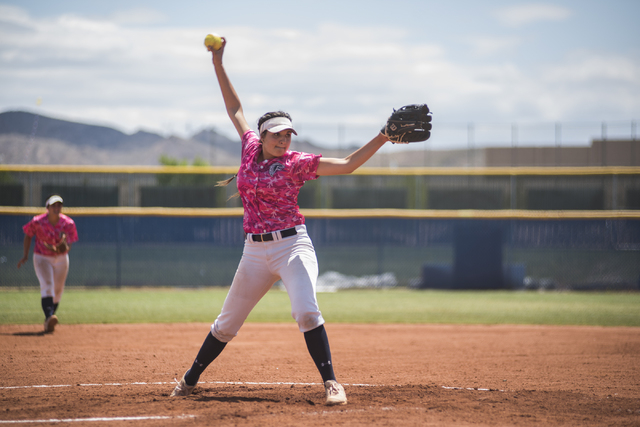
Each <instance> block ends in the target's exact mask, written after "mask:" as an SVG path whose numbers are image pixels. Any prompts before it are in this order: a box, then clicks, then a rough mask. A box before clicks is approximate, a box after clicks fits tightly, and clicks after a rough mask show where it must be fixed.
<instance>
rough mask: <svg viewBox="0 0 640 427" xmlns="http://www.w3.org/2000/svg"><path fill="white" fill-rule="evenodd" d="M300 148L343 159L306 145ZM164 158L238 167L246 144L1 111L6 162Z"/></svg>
mask: <svg viewBox="0 0 640 427" xmlns="http://www.w3.org/2000/svg"><path fill="white" fill-rule="evenodd" d="M295 144H296V147H295V149H296V150H299V151H306V152H312V153H323V154H325V155H331V156H333V155H339V154H341V152H340V150H327V149H323V148H321V147H318V146H315V145H314V144H311V143H309V142H306V141H301V140H296V142H295ZM162 155H165V156H169V157H173V158H176V159H178V160H183V159H185V160H187V161H188V162H189V163H191V162H192V161H193V159H195V158H196V157H199V158H201V159H203V160H205V161H206V162H207V163H209V164H211V165H216V166H232V165H238V164H239V161H240V141H239V139H238V140H235V141H234V140H231V139H229V138H227V137H226V136H224V135H221V134H219V133H218V132H216V130H215V129H213V128H211V129H204V130H202V131H200V132H198V133H197V134H195V135H193V136H191V137H190V138H186V139H185V138H179V137H176V136H170V137H164V136H161V135H158V134H155V133H151V132H145V131H139V132H136V133H134V134H130V135H129V134H126V133H123V132H121V131H119V130H116V129H113V128H110V127H106V126H98V125H91V124H84V123H76V122H71V121H66V120H60V119H55V118H51V117H45V116H40V115H37V114H33V113H29V112H24V111H8V112H4V113H0V163H5V164H43V165H51V164H66V165H159V164H160V162H159V159H160V157H161V156H162Z"/></svg>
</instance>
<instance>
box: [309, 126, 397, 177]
mask: <svg viewBox="0 0 640 427" xmlns="http://www.w3.org/2000/svg"><path fill="white" fill-rule="evenodd" d="M387 141H389V139H387V137H386V136H384V135H382V134H381V133H379V134H378V135H377V136H376V137H375V138H373V139H372V140H371V141H369V142H368V143H366V144H365V145H363V146H362V147H360V148H359V149H357V150H356V151H354V152H353V153H351V154H349V155H348V156H347V157H345V158H344V159H336V158H331V157H328V158H325V157H322V158H321V159H320V164H319V165H318V171H317V174H318V175H319V176H327V175H347V174H350V173H351V172H353V171H354V170H356V169H358V168H359V167H360V166H362V165H363V164H364V163H365V162H366V161H367V160H369V159H370V158H371V156H373V155H374V154H375V153H376V151H378V150H379V149H380V148H381V147H382V146H383V145H384V144H385V143H386V142H387Z"/></svg>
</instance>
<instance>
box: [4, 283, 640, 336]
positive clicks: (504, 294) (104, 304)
mask: <svg viewBox="0 0 640 427" xmlns="http://www.w3.org/2000/svg"><path fill="white" fill-rule="evenodd" d="M226 293H227V289H225V288H208V289H166V288H162V289H143V290H140V289H122V290H113V289H88V290H84V289H73V288H71V289H67V290H66V291H65V294H64V296H63V299H62V303H61V304H60V309H59V311H58V314H59V317H60V318H61V321H62V322H63V323H66V324H91V323H176V322H213V320H214V319H215V318H216V316H217V315H218V313H219V311H220V308H221V307H222V303H223V302H224V298H225V296H226ZM318 300H319V302H320V308H321V310H322V313H323V315H324V317H325V319H326V320H327V321H328V322H333V323H450V324H531V325H593V326H636V327H637V326H640V293H635V292H630V293H624V292H616V293H614V292H611V293H604V292H598V293H596V292H593V293H591V292H588V293H583V292H547V293H539V292H511V291H477V292H475V291H419V290H407V289H393V290H353V291H341V292H337V293H321V294H318ZM42 320H43V315H42V310H41V308H40V294H39V292H38V291H36V290H18V291H15V290H3V291H0V324H34V323H40V322H41V321H42ZM248 321H249V322H293V320H292V319H291V315H290V305H289V298H288V296H287V294H286V292H283V291H279V290H272V291H271V292H269V293H267V295H266V296H265V297H264V298H263V299H262V301H260V303H259V304H258V305H257V306H256V308H255V309H254V310H253V312H252V313H251V315H250V316H249V319H248Z"/></svg>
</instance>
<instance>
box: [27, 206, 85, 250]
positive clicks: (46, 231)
mask: <svg viewBox="0 0 640 427" xmlns="http://www.w3.org/2000/svg"><path fill="white" fill-rule="evenodd" d="M22 231H24V234H26V235H27V236H30V237H33V236H35V237H36V247H35V249H34V251H35V253H37V254H40V255H47V256H54V255H57V254H56V253H55V252H53V251H51V250H49V249H47V247H46V246H45V245H44V244H43V242H46V243H48V244H50V245H52V246H56V245H57V244H58V243H60V239H61V235H62V233H63V232H64V233H66V235H67V243H69V244H71V243H73V242H77V241H78V231H77V230H76V223H75V222H74V221H73V220H72V219H71V218H69V217H68V216H66V215H64V214H60V219H59V220H58V223H57V224H56V225H55V226H53V225H51V223H50V222H49V218H48V217H47V213H46V212H45V213H43V214H40V215H36V216H34V217H33V219H32V220H31V221H29V222H28V223H26V224H25V225H24V226H23V227H22Z"/></svg>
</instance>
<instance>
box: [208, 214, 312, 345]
mask: <svg viewBox="0 0 640 427" xmlns="http://www.w3.org/2000/svg"><path fill="white" fill-rule="evenodd" d="M296 231H297V234H296V235H293V236H290V237H285V238H282V237H281V236H280V233H279V232H274V233H273V235H274V237H275V240H273V241H269V242H254V241H253V240H251V235H250V234H249V235H248V236H247V239H245V244H244V251H243V254H242V259H241V260H240V264H239V265H238V269H237V271H236V274H235V277H234V278H233V283H232V284H231V288H230V289H229V293H228V294H227V297H226V299H225V301H224V304H223V306H222V311H221V312H220V315H219V316H218V317H217V319H216V320H215V322H214V323H213V325H211V334H212V335H213V336H214V337H215V338H217V339H218V340H220V341H222V342H229V341H231V340H232V339H233V338H234V337H235V336H236V335H237V334H238V331H239V330H240V327H241V326H242V324H243V323H244V322H245V320H246V319H247V316H249V313H250V312H251V310H253V308H254V307H255V306H256V304H257V303H258V301H260V299H262V297H263V296H264V295H265V294H266V293H267V292H268V291H269V289H271V287H272V286H273V284H274V283H275V282H277V281H278V280H279V279H281V280H282V283H283V284H284V287H285V289H286V290H287V293H288V294H289V300H290V302H291V315H292V316H293V318H294V319H295V320H296V322H297V323H298V328H299V329H300V332H307V331H310V330H312V329H315V328H317V327H318V326H320V325H322V324H324V319H323V318H322V314H321V313H320V309H319V308H318V301H317V299H316V282H317V280H318V260H317V258H316V252H315V249H314V248H313V243H312V242H311V238H310V237H309V236H308V234H307V228H306V226H304V225H298V226H296Z"/></svg>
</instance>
